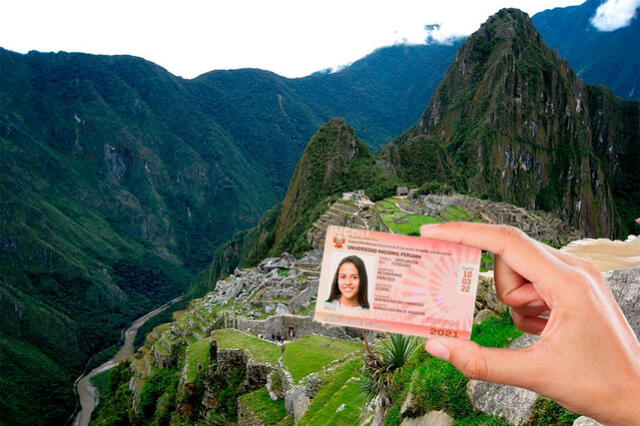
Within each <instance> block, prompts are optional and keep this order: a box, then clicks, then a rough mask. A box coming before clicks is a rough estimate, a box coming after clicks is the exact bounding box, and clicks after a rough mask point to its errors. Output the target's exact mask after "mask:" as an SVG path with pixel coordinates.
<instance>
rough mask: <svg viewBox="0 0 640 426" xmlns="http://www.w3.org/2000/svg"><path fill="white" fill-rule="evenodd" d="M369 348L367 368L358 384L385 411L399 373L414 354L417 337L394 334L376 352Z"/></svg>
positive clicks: (377, 347)
mask: <svg viewBox="0 0 640 426" xmlns="http://www.w3.org/2000/svg"><path fill="white" fill-rule="evenodd" d="M366 346H367V355H366V356H365V367H366V368H365V370H364V374H363V376H362V377H361V379H360V380H359V384H360V390H361V391H362V393H363V394H364V396H365V397H366V399H367V400H368V401H369V402H372V403H373V405H374V406H375V407H377V408H378V409H382V410H386V409H387V407H388V406H389V405H391V397H392V395H391V392H392V389H393V386H394V384H395V376H396V373H397V372H398V370H399V369H401V368H402V367H404V365H405V364H406V363H407V362H408V361H409V359H410V358H411V356H412V355H413V354H414V352H415V351H416V349H417V348H418V341H417V339H416V338H414V337H410V336H405V335H402V334H392V335H391V336H390V337H389V338H388V340H383V341H382V342H380V344H379V345H376V347H375V348H374V349H372V348H370V347H369V345H366Z"/></svg>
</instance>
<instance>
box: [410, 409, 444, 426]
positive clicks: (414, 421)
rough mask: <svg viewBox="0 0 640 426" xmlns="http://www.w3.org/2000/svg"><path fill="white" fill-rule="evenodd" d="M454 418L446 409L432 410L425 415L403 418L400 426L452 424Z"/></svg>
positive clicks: (440, 425) (442, 425)
mask: <svg viewBox="0 0 640 426" xmlns="http://www.w3.org/2000/svg"><path fill="white" fill-rule="evenodd" d="M452 424H453V418H452V417H451V416H449V415H448V414H447V413H445V412H444V411H430V412H428V413H427V414H425V415H424V416H420V417H415V418H410V417H407V418H405V419H404V420H402V423H400V426H451V425H452Z"/></svg>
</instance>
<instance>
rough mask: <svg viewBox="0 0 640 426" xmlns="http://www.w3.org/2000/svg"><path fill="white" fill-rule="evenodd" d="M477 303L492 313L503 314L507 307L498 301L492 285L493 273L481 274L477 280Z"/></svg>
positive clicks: (494, 287)
mask: <svg viewBox="0 0 640 426" xmlns="http://www.w3.org/2000/svg"><path fill="white" fill-rule="evenodd" d="M476 299H477V301H478V302H479V303H480V304H482V305H483V306H484V307H485V308H487V309H490V310H492V311H494V312H503V311H505V310H506V309H507V305H505V304H504V303H502V302H501V301H500V299H498V294H497V293H496V286H495V284H494V278H493V272H487V273H482V274H481V275H480V277H479V280H478V292H477V297H476Z"/></svg>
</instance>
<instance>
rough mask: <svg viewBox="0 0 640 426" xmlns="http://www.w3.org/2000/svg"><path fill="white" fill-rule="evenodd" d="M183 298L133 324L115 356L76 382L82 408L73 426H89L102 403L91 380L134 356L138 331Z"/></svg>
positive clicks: (126, 331)
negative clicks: (95, 411)
mask: <svg viewBox="0 0 640 426" xmlns="http://www.w3.org/2000/svg"><path fill="white" fill-rule="evenodd" d="M183 297H184V296H179V297H176V298H175V299H173V300H171V301H170V302H168V303H165V304H164V305H162V306H160V307H159V308H156V309H154V310H153V311H151V312H149V313H147V314H145V315H143V316H141V317H140V318H138V319H137V320H135V321H134V322H133V323H131V325H130V326H129V328H127V329H126V330H125V332H124V344H123V345H122V347H121V348H120V350H118V352H117V353H116V354H115V356H114V357H113V358H111V359H110V360H109V361H107V362H105V363H104V364H102V365H100V366H99V367H96V368H94V369H93V370H91V371H90V372H89V373H88V374H85V375H84V376H82V377H80V378H79V379H78V380H76V390H77V393H78V400H79V401H80V407H81V408H80V411H78V413H77V414H76V415H75V417H74V419H73V423H72V424H73V426H87V425H88V424H89V420H90V419H91V413H92V412H93V410H94V408H96V406H97V405H98V402H99V401H100V394H99V392H98V389H97V388H96V387H95V386H93V385H92V384H91V378H92V377H94V376H95V375H97V374H100V373H102V372H103V371H106V370H109V369H110V368H113V367H115V366H116V365H117V364H118V363H119V362H120V361H122V360H123V359H126V358H127V357H130V356H132V355H133V341H134V340H135V338H136V334H137V333H138V329H139V328H140V327H141V326H142V324H144V323H145V322H146V321H147V320H148V319H149V318H152V317H154V316H156V315H158V314H159V313H160V312H162V311H164V310H165V309H167V308H168V307H169V306H171V305H172V304H174V303H176V302H178V301H180V300H182V298H183Z"/></svg>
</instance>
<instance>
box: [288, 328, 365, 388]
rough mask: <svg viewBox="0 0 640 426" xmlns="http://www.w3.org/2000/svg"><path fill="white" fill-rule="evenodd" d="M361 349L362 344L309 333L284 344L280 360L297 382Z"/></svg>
mask: <svg viewBox="0 0 640 426" xmlns="http://www.w3.org/2000/svg"><path fill="white" fill-rule="evenodd" d="M360 350H362V345H361V344H359V343H355V342H350V341H347V340H342V339H335V338H332V337H325V336H318V335H310V336H306V337H303V338H301V339H296V340H294V341H292V342H289V343H287V344H286V345H284V353H283V354H282V361H283V362H284V365H285V367H286V368H287V370H288V371H289V372H290V373H291V376H292V377H293V380H294V381H296V382H298V381H300V380H301V379H302V378H304V377H306V376H307V375H308V374H310V373H314V372H316V371H320V370H321V369H322V368H323V367H325V366H326V365H328V364H329V363H330V362H331V361H335V360H337V359H340V358H342V357H344V356H346V355H347V354H350V353H353V352H357V351H360Z"/></svg>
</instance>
